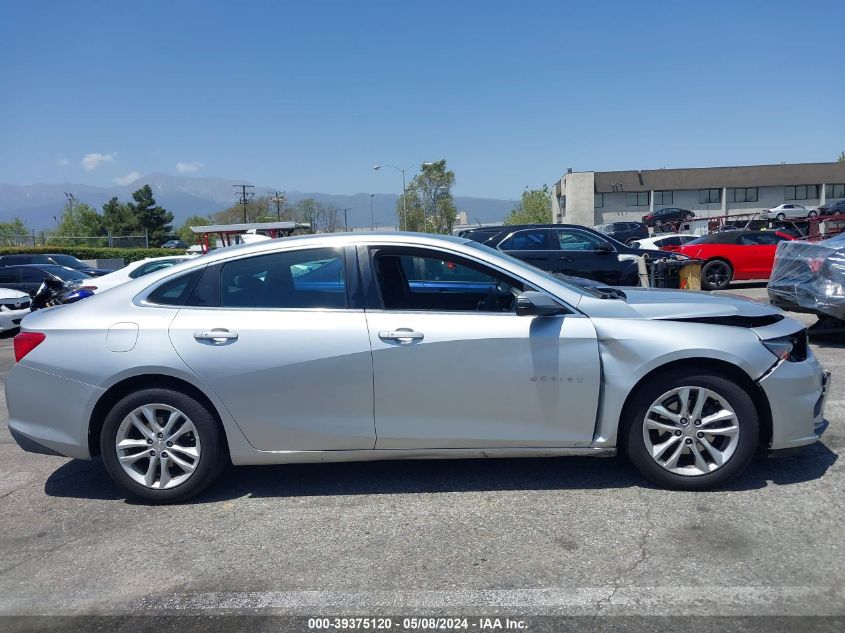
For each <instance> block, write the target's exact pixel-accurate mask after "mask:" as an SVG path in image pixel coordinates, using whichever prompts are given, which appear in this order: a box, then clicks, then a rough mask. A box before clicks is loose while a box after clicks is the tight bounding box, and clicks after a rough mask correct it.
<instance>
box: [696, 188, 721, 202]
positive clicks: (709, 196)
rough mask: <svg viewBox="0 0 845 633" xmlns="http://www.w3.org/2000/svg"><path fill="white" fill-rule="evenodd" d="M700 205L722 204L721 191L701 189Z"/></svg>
mask: <svg viewBox="0 0 845 633" xmlns="http://www.w3.org/2000/svg"><path fill="white" fill-rule="evenodd" d="M698 202H699V204H719V203H720V202H722V190H721V189H699V190H698Z"/></svg>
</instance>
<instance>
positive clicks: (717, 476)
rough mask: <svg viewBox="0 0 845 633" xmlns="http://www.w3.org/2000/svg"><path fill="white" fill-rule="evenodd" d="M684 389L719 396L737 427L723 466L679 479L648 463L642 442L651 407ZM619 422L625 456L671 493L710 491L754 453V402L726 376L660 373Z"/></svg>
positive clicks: (700, 371)
mask: <svg viewBox="0 0 845 633" xmlns="http://www.w3.org/2000/svg"><path fill="white" fill-rule="evenodd" d="M685 386H694V387H703V388H705V389H710V390H711V391H714V392H716V393H717V394H719V396H720V397H721V398H724V399H725V400H726V401H727V402H728V404H729V405H730V406H731V408H732V409H733V410H734V413H735V414H736V418H737V425H738V426H739V436H738V438H737V440H736V441H737V444H736V449H735V451H734V453H733V455H732V456H731V457H730V458H729V459H728V460H727V462H726V463H725V464H724V465H722V466H720V467H719V468H717V469H716V470H714V471H712V472H709V473H707V474H702V475H694V476H690V475H681V474H675V473H673V472H669V471H668V470H666V469H665V468H663V467H662V466H661V465H660V464H658V463H657V462H656V461H655V460H654V459H652V457H651V454H650V453H649V450H648V448H647V447H646V443H645V440H644V439H643V425H644V423H645V415H646V413H647V411H648V409H649V407H650V406H651V404H652V403H653V402H654V401H655V400H656V399H658V398H659V397H660V396H661V395H662V394H664V393H667V392H669V391H671V390H672V389H675V388H678V387H685ZM627 411H628V416H627V419H626V420H624V422H623V428H622V435H620V443H621V445H622V448H623V451H624V453H625V455H627V457H628V459H629V460H630V461H631V463H632V464H633V465H634V467H635V468H636V469H637V470H638V471H640V473H642V475H643V476H644V477H645V478H646V479H648V480H649V481H651V482H652V483H654V484H657V485H658V486H661V487H663V488H671V489H674V490H710V489H713V488H717V487H719V486H722V485H724V484H725V483H727V482H728V481H730V480H731V479H734V478H735V477H737V476H738V475H739V474H740V473H741V472H742V471H743V470H745V468H746V467H747V466H748V464H749V462H750V461H751V460H752V459H753V457H754V455H755V453H756V452H757V446H758V442H759V436H760V422H759V418H758V415H757V409H756V407H755V406H754V402H753V401H752V400H751V398H750V396H749V395H748V394H747V393H746V392H745V390H744V389H743V388H742V387H741V386H739V385H737V384H736V381H735V380H731V379H729V378H727V377H726V376H723V375H721V374H718V373H712V372H711V371H708V370H706V369H704V368H690V369H685V370H682V371H680V372H678V371H673V372H666V373H661V374H658V375H657V376H655V377H654V378H652V379H651V380H649V381H648V382H647V383H645V384H644V385H642V386H641V387H640V388H639V390H638V393H637V394H636V395H635V396H634V399H633V401H632V402H631V403H630V405H629V407H628V409H627Z"/></svg>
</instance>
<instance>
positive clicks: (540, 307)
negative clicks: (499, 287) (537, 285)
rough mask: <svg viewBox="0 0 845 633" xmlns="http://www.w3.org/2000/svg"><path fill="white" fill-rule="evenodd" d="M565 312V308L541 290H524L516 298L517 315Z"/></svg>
mask: <svg viewBox="0 0 845 633" xmlns="http://www.w3.org/2000/svg"><path fill="white" fill-rule="evenodd" d="M566 313H567V310H566V308H564V307H563V306H562V305H560V304H559V303H557V302H556V301H555V300H554V299H552V298H551V297H549V296H548V295H546V294H543V293H542V292H534V291H532V290H526V291H525V292H523V293H522V294H520V295H519V296H517V298H516V315H517V316H555V315H559V314H566Z"/></svg>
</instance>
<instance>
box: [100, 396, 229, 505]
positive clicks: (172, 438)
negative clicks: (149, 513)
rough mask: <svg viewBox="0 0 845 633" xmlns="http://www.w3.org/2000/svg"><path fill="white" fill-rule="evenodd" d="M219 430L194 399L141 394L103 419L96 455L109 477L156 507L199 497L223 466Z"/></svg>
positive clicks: (123, 403) (117, 406)
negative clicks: (99, 456) (98, 448)
mask: <svg viewBox="0 0 845 633" xmlns="http://www.w3.org/2000/svg"><path fill="white" fill-rule="evenodd" d="M224 447H225V441H224V439H223V431H222V429H221V428H220V424H219V423H218V422H217V419H216V418H215V417H214V416H213V415H212V414H211V412H210V411H208V409H207V408H206V407H205V406H204V405H202V404H201V403H199V402H197V401H196V400H195V399H193V398H191V397H189V396H186V395H185V394H183V393H179V392H177V391H173V390H170V389H143V390H141V391H138V392H135V393H132V394H130V395H128V396H126V397H125V398H123V399H122V400H120V401H119V402H118V403H117V404H116V405H115V406H114V407H113V408H112V410H111V411H110V412H109V414H108V416H106V420H105V423H104V424H103V429H102V432H101V433H100V453H101V455H102V457H103V463H104V464H105V466H106V470H107V471H108V473H109V476H111V478H112V479H113V480H114V481H115V483H117V484H118V485H120V486H121V487H123V488H125V489H126V490H127V491H129V492H130V493H132V494H134V495H136V496H138V497H143V498H144V499H148V500H150V501H153V502H156V503H173V502H179V501H184V500H186V499H188V498H190V497H193V496H194V495H196V494H199V493H200V492H201V491H202V490H204V489H205V488H206V487H207V486H208V485H209V484H211V482H212V481H214V479H216V478H217V476H218V475H219V474H220V472H221V470H222V469H223V467H224V465H225V464H226V457H225V451H224Z"/></svg>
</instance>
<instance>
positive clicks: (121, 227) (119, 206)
mask: <svg viewBox="0 0 845 633" xmlns="http://www.w3.org/2000/svg"><path fill="white" fill-rule="evenodd" d="M103 225H104V226H105V227H106V229H107V230H108V231H109V232H110V233H111V234H112V235H113V236H123V235H138V234H141V233H143V229H142V228H141V224H140V222H139V218H138V216H136V215H135V214H134V213H133V212H132V209H130V208H129V205H128V204H126V203H125V202H121V201H120V200H118V199H117V198H112V199H111V200H109V201H108V202H106V203H105V204H104V205H103Z"/></svg>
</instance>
